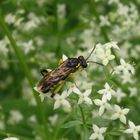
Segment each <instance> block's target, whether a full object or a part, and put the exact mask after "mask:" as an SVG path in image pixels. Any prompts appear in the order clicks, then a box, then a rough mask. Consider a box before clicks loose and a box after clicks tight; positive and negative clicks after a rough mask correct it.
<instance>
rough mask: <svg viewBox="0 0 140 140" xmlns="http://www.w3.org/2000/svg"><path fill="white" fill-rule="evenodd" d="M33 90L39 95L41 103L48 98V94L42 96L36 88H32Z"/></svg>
mask: <svg viewBox="0 0 140 140" xmlns="http://www.w3.org/2000/svg"><path fill="white" fill-rule="evenodd" d="M33 89H34V90H35V91H37V92H38V93H39V97H40V100H41V102H43V101H44V99H45V98H46V97H49V96H48V94H44V93H43V92H41V91H39V89H38V87H34V88H33Z"/></svg>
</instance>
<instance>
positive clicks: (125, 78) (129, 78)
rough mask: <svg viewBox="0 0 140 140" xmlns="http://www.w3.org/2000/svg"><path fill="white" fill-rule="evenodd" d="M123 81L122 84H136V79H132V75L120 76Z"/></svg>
mask: <svg viewBox="0 0 140 140" xmlns="http://www.w3.org/2000/svg"><path fill="white" fill-rule="evenodd" d="M120 77H121V79H122V83H123V84H125V83H134V79H133V78H132V75H131V74H130V73H124V74H123V75H121V76H120Z"/></svg>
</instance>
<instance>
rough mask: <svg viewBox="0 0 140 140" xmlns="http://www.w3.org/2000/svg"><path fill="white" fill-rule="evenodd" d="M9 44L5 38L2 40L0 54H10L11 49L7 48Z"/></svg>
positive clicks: (0, 41)
mask: <svg viewBox="0 0 140 140" xmlns="http://www.w3.org/2000/svg"><path fill="white" fill-rule="evenodd" d="M7 45H8V44H7V42H6V40H5V39H3V40H0V54H1V55H2V56H7V55H8V52H9V50H8V48H7Z"/></svg>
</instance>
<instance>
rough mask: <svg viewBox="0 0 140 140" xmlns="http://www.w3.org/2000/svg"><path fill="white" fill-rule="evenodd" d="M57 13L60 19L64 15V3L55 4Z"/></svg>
mask: <svg viewBox="0 0 140 140" xmlns="http://www.w3.org/2000/svg"><path fill="white" fill-rule="evenodd" d="M57 15H58V17H59V18H60V19H63V18H64V17H65V15H66V4H64V3H63V4H58V5H57Z"/></svg>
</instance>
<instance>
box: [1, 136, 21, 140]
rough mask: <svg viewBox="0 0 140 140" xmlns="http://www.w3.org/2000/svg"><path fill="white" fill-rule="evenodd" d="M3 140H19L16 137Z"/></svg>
mask: <svg viewBox="0 0 140 140" xmlns="http://www.w3.org/2000/svg"><path fill="white" fill-rule="evenodd" d="M3 140H19V138H16V137H8V138H5V139H3Z"/></svg>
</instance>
